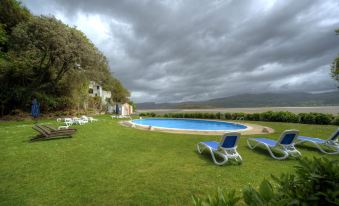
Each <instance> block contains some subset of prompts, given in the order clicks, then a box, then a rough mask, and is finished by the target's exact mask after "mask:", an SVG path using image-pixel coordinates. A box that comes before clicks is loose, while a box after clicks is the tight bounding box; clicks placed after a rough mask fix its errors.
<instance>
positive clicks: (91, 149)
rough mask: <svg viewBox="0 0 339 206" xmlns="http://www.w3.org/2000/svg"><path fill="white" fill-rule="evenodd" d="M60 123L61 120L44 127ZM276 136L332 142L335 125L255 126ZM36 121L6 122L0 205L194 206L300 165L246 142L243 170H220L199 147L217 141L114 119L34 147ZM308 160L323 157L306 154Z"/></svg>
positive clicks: (0, 141)
mask: <svg viewBox="0 0 339 206" xmlns="http://www.w3.org/2000/svg"><path fill="white" fill-rule="evenodd" d="M41 122H43V123H50V124H52V125H57V122H56V121H55V120H53V121H52V120H46V121H41ZM254 123H255V124H261V125H265V126H268V127H272V128H274V129H275V130H276V133H275V134H271V135H267V136H268V137H270V138H272V139H277V138H278V137H279V134H280V133H281V132H282V131H283V130H285V129H298V130H300V132H301V135H305V136H317V137H321V138H327V137H328V136H329V135H330V134H331V133H332V132H333V131H334V130H335V129H336V128H337V127H336V126H322V125H301V124H288V123H270V122H254ZM32 125H33V122H30V121H24V122H1V123H0V186H1V187H0V205H190V204H192V200H191V195H192V194H197V195H207V194H210V193H214V192H215V191H216V188H217V187H220V188H223V189H232V188H233V189H236V190H238V191H239V190H241V189H242V188H243V187H244V186H246V185H248V184H252V185H258V184H259V183H260V182H261V181H262V180H263V178H269V177H270V175H271V174H275V175H279V174H280V173H283V172H290V171H292V170H293V166H294V165H296V164H297V160H294V159H291V160H283V161H278V160H274V159H272V158H271V157H270V156H269V154H268V153H266V152H264V151H263V150H262V151H260V150H255V151H251V150H250V149H249V148H248V147H247V145H246V139H247V138H248V137H249V136H242V137H241V140H240V143H239V148H238V152H239V153H240V154H241V155H242V157H243V160H244V161H243V163H242V164H241V165H225V166H216V165H214V164H213V162H212V161H211V158H210V155H209V154H208V153H206V154H205V155H199V154H198V153H197V152H196V143H198V142H200V141H206V140H219V137H218V136H199V135H185V134H168V133H160V132H149V131H141V130H137V129H133V128H128V127H123V126H121V125H119V124H118V121H117V120H111V119H110V117H108V116H102V117H100V121H99V122H96V123H92V124H87V125H83V126H76V128H78V132H77V133H76V135H74V137H73V138H66V139H58V140H50V141H40V142H34V143H29V142H28V140H29V139H30V138H31V137H32V136H34V135H35V134H36V132H35V131H34V130H33V129H32V128H31V127H32ZM300 151H301V152H302V155H303V156H304V157H312V156H318V157H320V156H327V157H329V158H337V159H339V157H338V156H330V155H323V154H321V153H319V152H318V151H317V150H313V149H307V148H300Z"/></svg>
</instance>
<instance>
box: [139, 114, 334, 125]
mask: <svg viewBox="0 0 339 206" xmlns="http://www.w3.org/2000/svg"><path fill="white" fill-rule="evenodd" d="M140 116H146V117H166V118H196V119H221V120H250V121H266V122H290V123H302V124H322V125H329V124H333V125H339V115H337V116H334V115H332V114H323V113H314V112H311V113H300V114H295V113H292V112H287V111H286V112H273V111H267V112H263V113H253V114H245V113H242V112H238V113H229V112H227V113H220V112H217V113H201V112H195V113H167V114H155V113H153V112H151V113H140Z"/></svg>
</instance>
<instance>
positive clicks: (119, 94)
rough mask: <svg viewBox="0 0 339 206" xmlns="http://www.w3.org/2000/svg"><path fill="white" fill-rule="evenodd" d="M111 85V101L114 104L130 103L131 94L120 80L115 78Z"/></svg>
mask: <svg viewBox="0 0 339 206" xmlns="http://www.w3.org/2000/svg"><path fill="white" fill-rule="evenodd" d="M111 85H112V87H111V89H110V91H111V93H112V97H111V99H112V100H113V102H121V103H126V102H128V101H129V99H128V97H129V96H130V93H129V91H128V90H127V89H126V88H125V87H124V86H123V85H122V84H121V82H120V81H119V80H118V79H115V78H113V79H112V84H111Z"/></svg>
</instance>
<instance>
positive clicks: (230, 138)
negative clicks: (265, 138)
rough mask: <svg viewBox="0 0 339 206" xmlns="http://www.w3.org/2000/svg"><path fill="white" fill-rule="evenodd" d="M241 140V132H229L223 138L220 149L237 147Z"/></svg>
mask: <svg viewBox="0 0 339 206" xmlns="http://www.w3.org/2000/svg"><path fill="white" fill-rule="evenodd" d="M239 139H240V133H239V132H227V133H225V134H224V135H223V136H222V138H221V141H220V144H219V147H220V148H225V149H229V148H233V147H235V146H237V144H238V141H239Z"/></svg>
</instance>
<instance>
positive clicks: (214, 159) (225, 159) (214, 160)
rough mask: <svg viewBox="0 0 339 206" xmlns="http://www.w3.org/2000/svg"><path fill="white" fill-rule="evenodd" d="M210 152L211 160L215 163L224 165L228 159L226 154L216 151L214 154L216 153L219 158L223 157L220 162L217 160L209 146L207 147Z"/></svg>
mask: <svg viewBox="0 0 339 206" xmlns="http://www.w3.org/2000/svg"><path fill="white" fill-rule="evenodd" d="M208 149H209V151H210V153H211V156H212V159H213V162H214V163H215V164H216V165H224V164H225V163H226V162H227V161H228V158H227V156H226V155H224V154H222V153H219V152H216V154H218V155H219V156H220V157H221V158H223V159H224V160H222V161H221V162H218V161H217V159H216V158H215V155H214V152H213V151H212V149H211V148H208Z"/></svg>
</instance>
